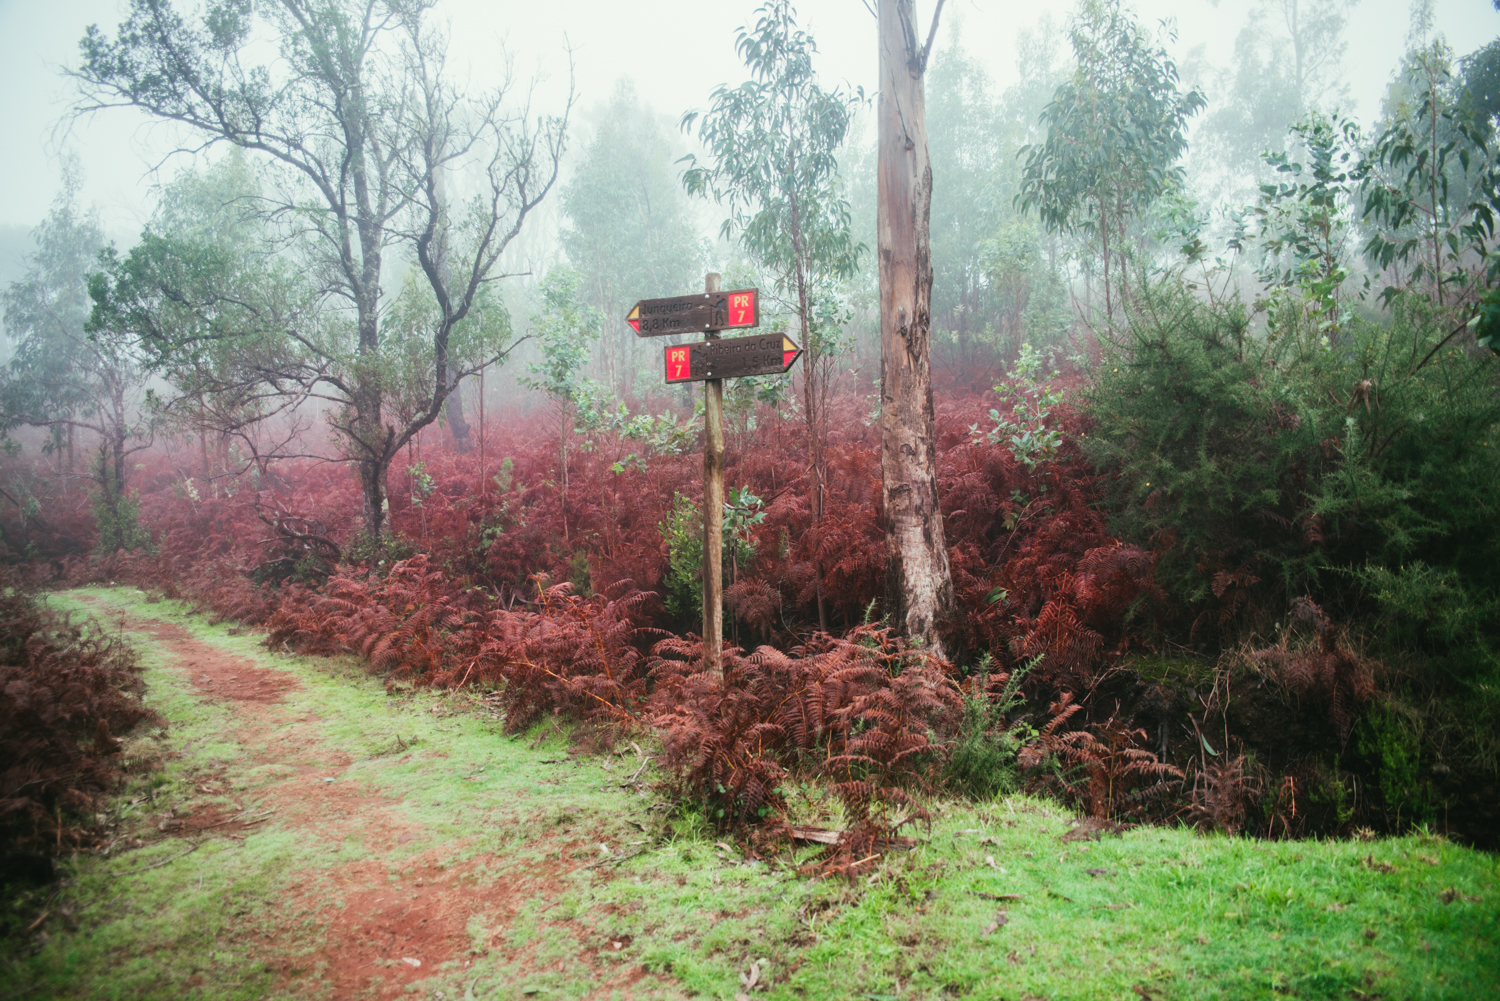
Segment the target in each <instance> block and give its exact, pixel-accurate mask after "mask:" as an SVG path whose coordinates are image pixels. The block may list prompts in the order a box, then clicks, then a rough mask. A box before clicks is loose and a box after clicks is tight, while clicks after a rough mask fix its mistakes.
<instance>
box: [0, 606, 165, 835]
mask: <svg viewBox="0 0 1500 1001" xmlns="http://www.w3.org/2000/svg"><path fill="white" fill-rule="evenodd" d="M144 690H145V684H144V682H143V681H142V680H141V677H140V670H139V668H138V666H137V664H136V661H135V658H134V655H133V654H132V652H131V650H130V647H129V646H128V645H127V644H126V643H125V642H124V641H123V640H121V639H119V638H116V637H112V636H109V635H107V634H105V633H104V632H103V631H102V630H101V629H100V628H99V627H98V626H97V625H94V624H92V623H90V624H89V625H87V626H77V625H74V624H72V623H71V622H69V621H68V620H67V619H66V618H64V617H61V616H58V615H56V614H54V613H52V612H49V611H48V610H47V609H46V608H45V607H44V606H42V605H40V604H38V602H37V601H36V599H35V598H34V597H32V596H31V595H29V594H26V593H24V592H23V591H21V590H18V589H17V588H16V586H15V581H14V579H13V578H9V577H8V578H6V579H4V580H0V762H3V763H4V764H3V765H0V852H14V851H29V852H48V853H56V852H62V851H65V850H68V849H72V848H77V847H80V846H82V845H86V844H89V843H90V842H91V841H92V835H91V834H90V833H89V828H90V827H91V826H92V823H91V820H90V814H91V813H92V811H93V807H94V805H95V803H96V801H97V799H98V797H99V796H101V795H103V794H104V793H107V792H108V791H109V790H110V789H112V788H113V787H114V785H115V783H116V781H117V780H118V779H119V777H120V775H121V774H122V768H123V764H122V761H121V744H120V741H119V739H118V738H119V737H120V736H121V735H123V734H125V733H128V732H129V731H130V730H131V729H132V728H133V727H135V726H136V725H138V724H140V723H142V722H143V721H155V719H156V717H155V714H153V713H152V712H151V711H150V710H148V709H147V708H146V707H145V705H144V704H143V703H142V701H141V697H142V694H143V692H144Z"/></svg>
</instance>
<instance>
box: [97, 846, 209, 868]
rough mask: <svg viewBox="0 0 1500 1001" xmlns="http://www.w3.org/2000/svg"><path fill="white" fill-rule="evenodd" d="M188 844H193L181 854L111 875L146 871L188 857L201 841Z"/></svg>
mask: <svg viewBox="0 0 1500 1001" xmlns="http://www.w3.org/2000/svg"><path fill="white" fill-rule="evenodd" d="M188 844H190V845H192V847H191V848H189V849H188V850H187V851H185V852H183V853H182V854H181V855H173V856H172V857H171V858H167V859H162V860H161V861H160V862H152V863H151V864H150V865H143V866H141V867H140V868H139V869H126V870H125V871H124V872H116V873H111V875H114V876H130V875H133V874H135V873H138V872H145V871H146V870H147V869H159V868H161V867H162V866H164V865H166V864H167V863H168V862H176V861H177V860H178V859H180V858H186V857H187V856H189V855H191V854H192V853H193V852H195V851H197V850H198V844H199V843H198V842H197V841H189V842H188Z"/></svg>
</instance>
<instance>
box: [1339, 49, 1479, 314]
mask: <svg viewBox="0 0 1500 1001" xmlns="http://www.w3.org/2000/svg"><path fill="white" fill-rule="evenodd" d="M1466 94H1467V90H1466V89H1465V88H1464V86H1463V85H1462V81H1458V80H1455V79H1454V76H1453V72H1452V66H1451V53H1450V51H1449V50H1448V48H1447V46H1446V45H1445V44H1444V43H1443V42H1441V41H1438V42H1435V43H1433V44H1432V45H1430V46H1428V47H1426V48H1421V49H1416V50H1413V51H1412V52H1410V53H1408V54H1407V57H1406V60H1405V63H1404V65H1403V67H1402V71H1401V73H1400V75H1399V76H1398V78H1397V81H1396V83H1394V84H1393V85H1392V97H1393V98H1396V100H1393V101H1392V102H1391V112H1390V113H1389V114H1388V117H1387V121H1386V126H1385V128H1384V129H1383V130H1382V131H1381V133H1380V135H1379V136H1378V137H1377V138H1376V140H1375V143H1374V146H1373V147H1372V148H1371V150H1370V152H1369V155H1368V160H1369V163H1368V167H1367V176H1365V177H1364V179H1363V188H1362V194H1363V199H1364V202H1363V214H1364V220H1365V222H1366V223H1367V224H1369V225H1370V226H1371V228H1372V232H1371V234H1370V237H1369V239H1368V241H1367V242H1366V244H1365V255H1366V256H1367V257H1368V258H1369V260H1370V262H1371V263H1372V264H1374V265H1376V266H1377V267H1379V268H1381V269H1382V270H1391V269H1395V270H1396V271H1397V273H1398V274H1400V273H1402V272H1404V275H1403V276H1402V278H1401V280H1400V282H1399V283H1398V284H1393V285H1390V286H1387V288H1386V289H1385V290H1384V292H1383V293H1382V296H1383V298H1385V299H1386V301H1387V302H1389V301H1390V300H1391V299H1392V298H1393V297H1394V296H1395V295H1397V294H1398V293H1400V292H1403V291H1409V292H1415V293H1417V294H1419V295H1422V296H1423V297H1425V298H1427V299H1429V300H1430V301H1432V302H1433V303H1435V304H1436V305H1438V306H1439V307H1442V306H1445V305H1451V304H1452V303H1454V302H1455V301H1456V299H1457V298H1458V297H1460V296H1461V295H1462V293H1463V290H1464V289H1466V288H1469V287H1471V286H1472V285H1473V284H1474V283H1475V282H1478V281H1481V280H1489V281H1493V280H1494V279H1495V278H1496V277H1497V276H1500V256H1497V255H1496V254H1495V253H1494V250H1493V247H1492V244H1493V242H1494V238H1495V231H1496V224H1497V218H1500V157H1497V151H1496V149H1495V147H1494V145H1493V144H1492V143H1491V142H1489V137H1490V135H1491V123H1490V122H1489V121H1488V120H1487V119H1486V120H1483V121H1480V120H1476V119H1475V118H1473V117H1471V115H1472V114H1473V108H1472V105H1473V102H1472V101H1471V100H1469V99H1468V98H1467V97H1466Z"/></svg>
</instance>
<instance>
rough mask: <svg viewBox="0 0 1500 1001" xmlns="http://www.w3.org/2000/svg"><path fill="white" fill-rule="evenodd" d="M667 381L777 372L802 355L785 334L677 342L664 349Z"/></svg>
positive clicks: (794, 362)
mask: <svg viewBox="0 0 1500 1001" xmlns="http://www.w3.org/2000/svg"><path fill="white" fill-rule="evenodd" d="M664 355H665V358H666V366H667V373H666V374H667V382H668V383H674V382H706V381H707V380H709V379H735V378H739V377H741V376H751V375H781V374H782V373H784V372H786V371H787V370H788V369H790V368H791V367H792V366H793V365H794V364H796V361H797V359H798V358H799V357H801V355H802V349H801V348H800V347H798V346H797V344H796V343H795V342H794V341H793V340H792V339H791V338H790V337H787V336H786V335H785V334H763V335H761V336H758V337H726V338H724V339H723V340H718V341H704V342H702V343H700V344H681V345H677V346H675V347H669V348H666V349H665V351H664Z"/></svg>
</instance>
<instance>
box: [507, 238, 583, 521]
mask: <svg viewBox="0 0 1500 1001" xmlns="http://www.w3.org/2000/svg"><path fill="white" fill-rule="evenodd" d="M582 286H583V279H582V277H581V276H580V275H579V274H578V272H577V271H575V270H573V269H572V268H569V267H566V266H564V267H555V268H553V269H552V270H551V271H549V272H547V276H546V277H545V278H543V279H542V281H541V286H540V289H539V291H540V292H541V296H542V312H541V313H540V314H538V315H536V316H533V317H532V318H531V325H532V330H533V331H534V332H535V334H536V337H537V341H538V344H537V348H538V352H539V357H538V358H537V359H536V360H535V361H533V362H531V363H530V364H529V365H527V367H526V371H527V374H526V375H525V376H523V377H522V378H521V384H522V385H524V386H528V387H530V388H532V389H540V390H542V391H543V392H544V393H546V394H547V397H548V399H550V400H551V401H552V405H553V407H554V408H555V409H556V412H557V480H558V484H559V486H560V487H561V490H562V511H563V540H564V541H566V540H567V538H568V509H567V504H568V436H569V434H570V433H571V432H572V429H573V423H574V420H575V418H576V417H577V411H578V405H579V403H580V402H582V401H583V400H584V399H585V397H588V396H591V395H599V394H598V387H597V385H596V384H594V383H591V382H590V380H588V379H587V378H586V377H585V375H584V368H585V365H586V364H587V362H588V359H589V348H590V344H591V343H592V342H593V341H594V340H596V339H597V338H598V336H599V326H600V316H599V312H598V310H596V309H594V308H593V307H592V306H590V305H589V304H588V302H587V301H586V297H585V295H584V294H583V288H582Z"/></svg>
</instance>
